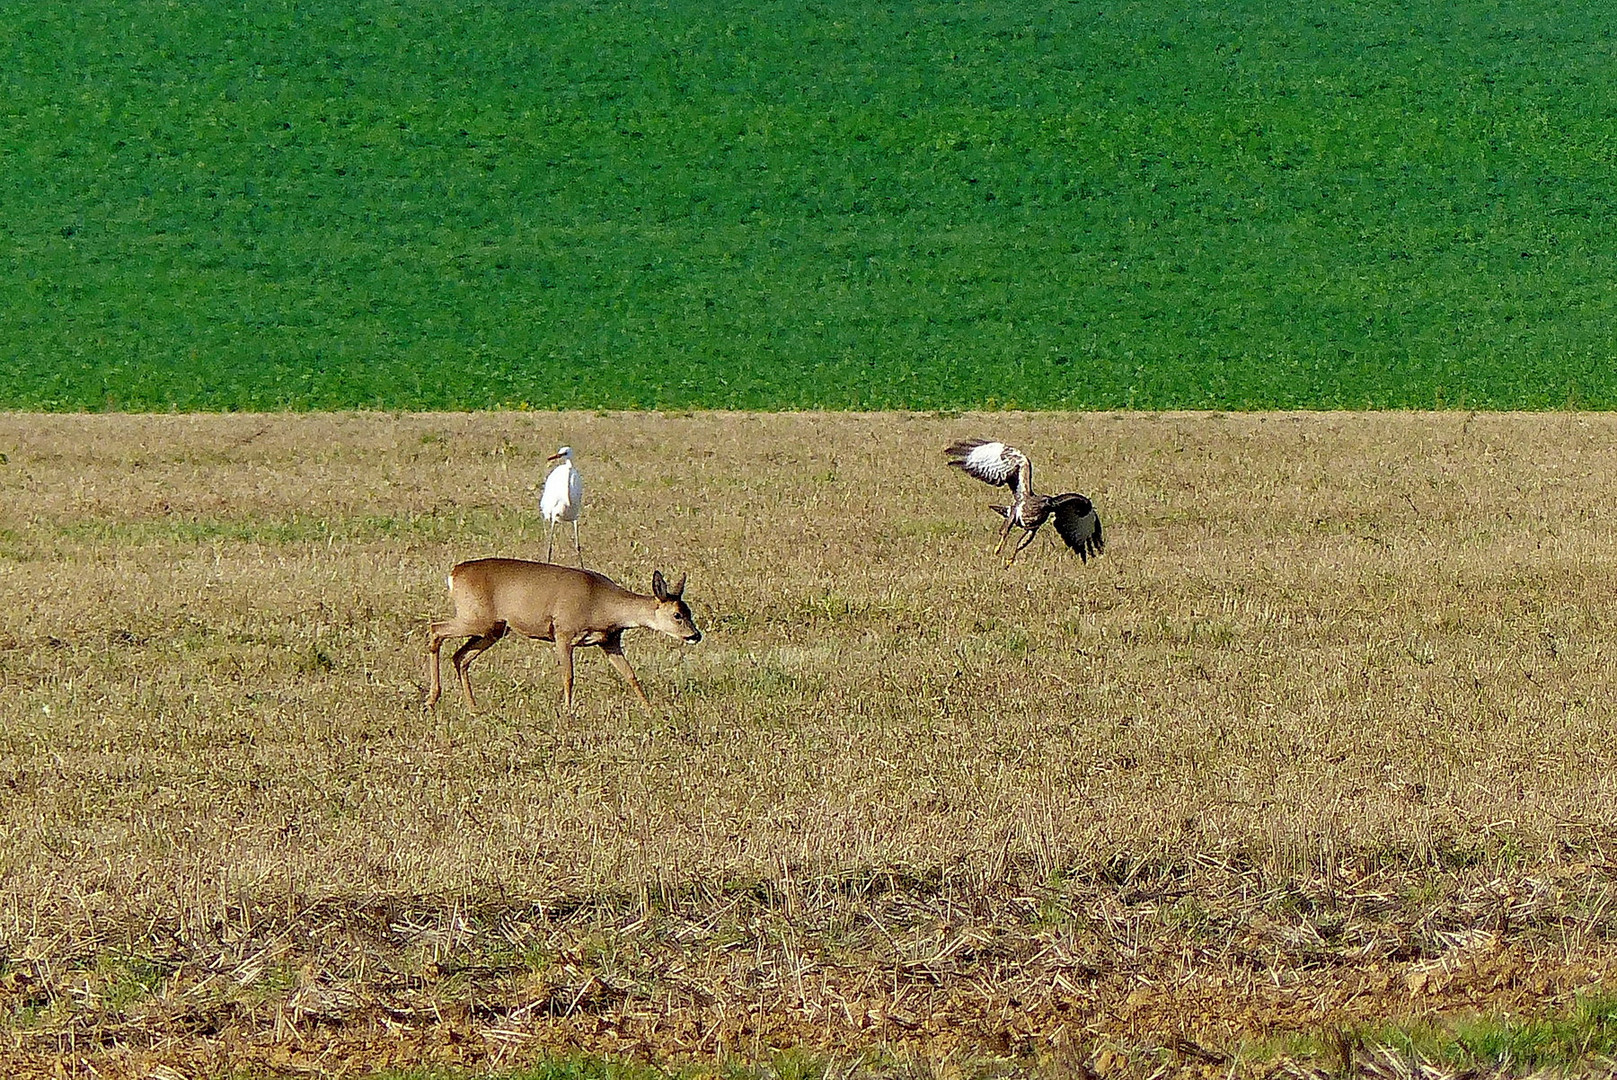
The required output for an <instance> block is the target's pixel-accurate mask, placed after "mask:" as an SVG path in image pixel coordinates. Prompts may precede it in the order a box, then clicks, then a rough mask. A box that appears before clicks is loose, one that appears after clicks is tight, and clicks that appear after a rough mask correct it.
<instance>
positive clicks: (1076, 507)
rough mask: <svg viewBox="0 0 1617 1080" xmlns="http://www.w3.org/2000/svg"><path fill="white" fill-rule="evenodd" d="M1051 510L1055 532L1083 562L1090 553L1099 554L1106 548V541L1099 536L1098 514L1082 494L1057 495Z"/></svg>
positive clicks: (1086, 560) (1087, 558)
mask: <svg viewBox="0 0 1617 1080" xmlns="http://www.w3.org/2000/svg"><path fill="white" fill-rule="evenodd" d="M1051 510H1052V512H1053V514H1054V516H1055V519H1056V532H1058V533H1060V534H1061V539H1063V540H1065V541H1066V542H1067V546H1068V547H1070V548H1072V550H1074V551H1076V552H1077V553H1078V557H1079V558H1080V559H1082V560H1083V561H1084V562H1088V561H1089V557H1090V556H1091V555H1099V554H1100V553H1101V552H1102V551H1104V550H1105V549H1106V543H1105V541H1104V540H1102V538H1101V532H1100V515H1098V514H1096V513H1095V507H1094V506H1093V505H1091V504H1090V502H1089V500H1088V499H1086V498H1085V497H1084V496H1082V495H1077V494H1067V495H1057V496H1055V499H1054V504H1053V505H1052V507H1051Z"/></svg>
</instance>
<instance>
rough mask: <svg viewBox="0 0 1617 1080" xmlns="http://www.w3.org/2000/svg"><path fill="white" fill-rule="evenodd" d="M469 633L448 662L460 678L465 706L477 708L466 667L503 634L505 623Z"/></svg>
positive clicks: (463, 631) (449, 635) (452, 635)
mask: <svg viewBox="0 0 1617 1080" xmlns="http://www.w3.org/2000/svg"><path fill="white" fill-rule="evenodd" d="M433 632H434V633H435V634H436V633H437V631H436V630H434V631H433ZM467 632H468V631H466V630H461V631H460V633H463V634H464V633H467ZM470 633H471V638H470V639H469V640H468V641H467V642H466V643H465V644H463V645H462V646H461V647H460V648H458V649H456V650H455V655H454V656H453V657H451V658H450V661H449V662H450V664H452V665H453V666H454V668H455V674H456V675H457V676H458V677H459V678H460V690H461V693H462V694H464V695H465V697H466V707H467V708H470V709H475V708H477V698H476V697H474V696H473V695H472V679H471V675H470V673H469V672H468V671H467V668H469V667H471V666H472V661H473V660H476V659H477V657H478V656H479V655H480V654H481V653H482V652H483V650H484V649H487V648H488V647H489V646H490V645H493V644H494V643H495V642H496V641H499V640H500V639H501V638H503V637H504V636H505V624H504V623H503V622H499V623H495V624H494V625H493V626H491V627H489V628H488V629H487V630H483V631H476V630H474V631H470ZM443 636H444V637H455V636H456V635H455V634H453V633H451V634H445V635H443ZM439 640H441V639H439ZM436 666H437V665H434V667H436Z"/></svg>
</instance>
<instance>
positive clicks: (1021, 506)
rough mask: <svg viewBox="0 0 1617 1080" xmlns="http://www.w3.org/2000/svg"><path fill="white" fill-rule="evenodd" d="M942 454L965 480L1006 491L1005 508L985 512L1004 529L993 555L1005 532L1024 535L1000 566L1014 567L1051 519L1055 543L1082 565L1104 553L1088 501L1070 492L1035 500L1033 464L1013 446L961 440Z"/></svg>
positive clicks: (1001, 546)
mask: <svg viewBox="0 0 1617 1080" xmlns="http://www.w3.org/2000/svg"><path fill="white" fill-rule="evenodd" d="M944 453H945V454H946V455H948V459H949V464H950V465H953V466H954V467H955V468H957V469H959V470H961V471H962V472H964V473H966V474H967V475H968V476H975V477H976V478H977V479H979V480H981V481H983V482H984V483H985V484H993V485H995V486H996V487H1006V488H1010V490H1011V505H1009V506H994V507H991V509H993V510H994V512H995V513H998V514H1000V515H1001V516H1002V517H1004V518H1005V524H1004V526H1003V527H1001V528H1000V530H999V546H998V547H996V548H995V549H994V554H995V555H998V554H999V553H1000V552H1001V551H1002V550H1004V548H1005V541H1006V540H1007V539H1009V537H1010V534H1011V526H1013V525H1014V526H1016V527H1017V528H1020V529H1023V530H1025V532H1024V534H1023V536H1022V539H1021V541H1020V542H1018V543H1017V545H1016V546H1015V547H1014V548H1012V549H1011V555H1010V558H1008V559H1006V560H1005V565H1006V566H1009V565H1010V564H1011V563H1013V562H1015V561H1016V556H1017V553H1018V552H1020V551H1021V550H1022V549H1023V548H1025V547H1027V546H1028V544H1030V543H1032V542H1033V537H1034V535H1035V534H1037V533H1038V531H1039V528H1040V526H1042V525H1043V524H1044V523H1045V522H1046V521H1048V520H1050V519H1051V518H1054V519H1055V525H1056V532H1057V533H1059V534H1061V539H1062V540H1064V541H1066V544H1067V546H1068V547H1070V548H1071V549H1072V550H1073V551H1075V552H1077V553H1078V557H1079V558H1080V559H1082V560H1083V561H1084V562H1088V561H1089V557H1090V556H1091V555H1099V554H1100V553H1101V552H1102V551H1103V550H1105V543H1104V541H1103V540H1102V538H1101V531H1100V517H1099V515H1097V514H1096V513H1095V507H1094V506H1093V505H1092V504H1091V503H1090V501H1089V499H1088V498H1087V497H1085V496H1083V495H1079V494H1078V493H1077V492H1073V491H1069V492H1066V493H1064V494H1061V495H1040V494H1038V493H1037V492H1035V491H1034V490H1033V462H1031V461H1029V460H1028V456H1027V455H1026V454H1024V453H1022V451H1020V450H1018V449H1016V448H1015V447H1014V446H1006V445H1005V444H1004V443H1002V442H991V441H989V440H987V439H966V440H964V441H962V442H957V443H955V444H954V445H952V446H950V447H948V448H947V449H945V450H944Z"/></svg>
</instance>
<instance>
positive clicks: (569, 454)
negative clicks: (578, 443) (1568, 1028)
mask: <svg viewBox="0 0 1617 1080" xmlns="http://www.w3.org/2000/svg"><path fill="white" fill-rule="evenodd" d="M545 460H546V461H571V460H573V448H572V447H571V446H564V447H562V448H561V449H560V450H557V451H556V452H555V453H554V454H551V455H550V456H549V457H547V458H545Z"/></svg>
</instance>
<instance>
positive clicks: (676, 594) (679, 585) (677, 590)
mask: <svg viewBox="0 0 1617 1080" xmlns="http://www.w3.org/2000/svg"><path fill="white" fill-rule="evenodd" d="M668 595H669V596H671V597H673V598H674V599H675V600H678V599H679V598H680V597H682V596H684V595H685V575H684V574H681V575H679V580H678V581H676V582H674V587H673V588H672V589H669V590H668Z"/></svg>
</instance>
